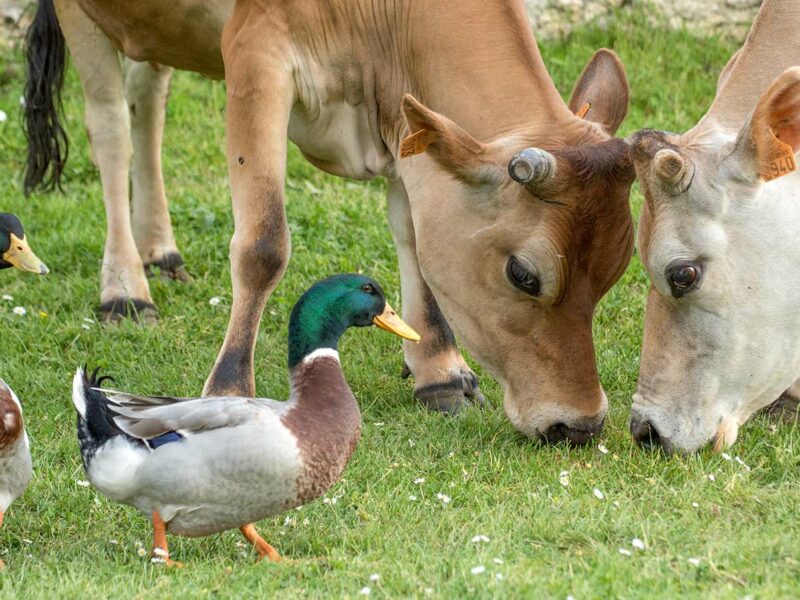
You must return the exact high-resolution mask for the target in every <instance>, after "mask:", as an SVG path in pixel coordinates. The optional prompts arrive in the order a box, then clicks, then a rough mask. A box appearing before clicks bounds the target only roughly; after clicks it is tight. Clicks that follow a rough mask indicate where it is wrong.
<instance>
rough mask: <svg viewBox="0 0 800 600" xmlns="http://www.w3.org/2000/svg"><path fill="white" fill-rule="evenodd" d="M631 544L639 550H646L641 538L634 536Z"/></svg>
mask: <svg viewBox="0 0 800 600" xmlns="http://www.w3.org/2000/svg"><path fill="white" fill-rule="evenodd" d="M631 546H633V547H634V548H636V549H637V550H644V549H645V545H644V542H643V541H642V540H640V539H639V538H633V539H632V540H631Z"/></svg>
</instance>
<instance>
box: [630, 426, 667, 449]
mask: <svg viewBox="0 0 800 600" xmlns="http://www.w3.org/2000/svg"><path fill="white" fill-rule="evenodd" d="M634 438H635V439H636V441H637V442H638V443H639V444H640V445H641V446H642V448H658V447H659V446H660V445H661V436H660V435H658V429H656V428H655V427H653V424H652V423H650V421H645V422H644V423H643V424H642V426H641V427H640V428H639V431H638V433H637V435H635V436H634Z"/></svg>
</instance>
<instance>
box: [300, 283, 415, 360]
mask: <svg viewBox="0 0 800 600" xmlns="http://www.w3.org/2000/svg"><path fill="white" fill-rule="evenodd" d="M369 325H376V326H377V327H380V328H381V329H385V330H386V331H390V332H392V333H394V334H396V335H399V336H400V337H402V338H406V339H408V340H412V341H414V342H418V341H419V339H420V338H419V335H418V334H417V332H416V331H414V330H413V329H411V327H409V326H408V325H406V324H405V323H404V322H403V321H402V320H401V319H400V317H398V316H397V313H395V312H394V310H393V309H392V307H391V306H389V303H388V302H386V298H385V297H384V295H383V290H382V289H381V286H380V285H378V283H377V282H376V281H374V280H373V279H370V278H369V277H365V276H364V275H356V274H345V275H333V276H332V277H328V278H327V279H323V280H322V281H319V282H317V283H315V284H314V285H313V286H311V288H309V290H308V291H307V292H306V293H305V294H303V295H302V296H300V299H299V300H298V301H297V304H295V306H294V309H292V315H291V317H290V318H289V368H290V369H292V368H294V366H295V365H297V363H299V362H300V361H301V360H302V359H303V358H304V357H305V356H307V355H308V354H310V353H311V352H313V351H314V350H318V349H319V348H333V349H334V350H335V349H336V346H337V344H338V343H339V338H340V337H342V334H343V333H344V332H345V331H346V330H347V329H348V328H349V327H367V326H369Z"/></svg>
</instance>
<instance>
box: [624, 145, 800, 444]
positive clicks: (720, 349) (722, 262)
mask: <svg viewBox="0 0 800 600" xmlns="http://www.w3.org/2000/svg"><path fill="white" fill-rule="evenodd" d="M744 139H745V142H744V144H745V145H743V146H741V147H737V148H734V146H733V144H734V139H733V138H732V137H728V138H727V140H726V142H727V143H724V144H720V145H719V146H718V147H717V148H716V149H711V148H708V147H705V146H704V147H702V148H701V149H700V150H697V151H696V152H692V151H691V150H690V151H688V152H687V155H688V156H689V157H691V158H692V159H693V160H694V161H695V163H696V165H697V174H696V176H695V178H694V182H693V183H692V186H691V187H690V189H689V191H688V192H687V193H686V194H684V195H683V196H681V197H677V198H672V199H669V200H668V201H667V200H664V201H661V202H659V203H658V204H657V206H656V219H655V221H654V229H653V234H652V236H651V239H650V242H649V246H648V249H649V252H648V257H647V260H646V268H647V270H648V273H649V274H650V277H651V280H652V282H653V285H654V287H655V288H656V290H657V292H658V293H659V294H660V296H661V299H654V300H653V301H657V302H660V303H661V304H662V307H664V308H663V310H662V311H660V313H661V314H662V316H661V321H662V325H661V326H660V328H659V332H660V333H659V334H658V336H657V338H656V336H654V335H653V334H650V335H648V334H647V333H646V334H645V349H644V351H643V358H642V365H641V369H640V385H639V389H637V393H636V394H635V395H634V399H633V410H634V411H635V413H636V414H637V416H638V417H639V418H640V419H642V420H646V421H649V422H650V423H651V425H653V426H654V427H655V428H656V430H657V431H658V433H659V435H660V436H662V437H666V438H668V439H669V440H670V441H671V442H672V444H673V445H674V447H675V448H676V449H680V450H683V451H689V452H691V451H695V450H697V449H698V448H700V447H701V446H703V445H704V444H706V443H707V442H709V441H711V440H713V439H714V438H715V437H716V435H717V434H718V432H720V433H721V432H727V434H726V435H725V436H724V437H725V441H726V444H728V445H729V444H730V443H732V442H733V440H734V439H735V437H736V431H737V429H738V425H739V424H740V423H742V422H744V421H745V420H747V419H748V418H749V417H750V415H751V414H752V413H753V412H755V411H756V410H758V409H760V408H762V407H764V406H766V405H768V404H770V403H771V402H773V401H774V400H775V399H776V398H777V397H778V396H779V395H780V394H781V393H782V392H783V391H784V390H785V389H787V388H788V387H789V386H790V385H791V384H792V383H793V382H794V381H795V380H797V379H798V377H800V343H798V340H800V311H798V310H797V303H798V301H800V243H798V241H797V234H796V232H797V231H798V230H800V174H798V173H793V174H791V175H787V176H785V177H782V178H780V179H777V180H774V181H771V182H768V183H761V182H758V181H757V180H756V179H755V177H754V173H752V169H753V166H752V160H754V159H753V155H752V146H751V145H750V142H749V136H748V135H747V134H745V137H744ZM697 258H701V259H702V263H703V267H702V269H703V271H702V280H701V283H700V286H699V288H698V289H697V290H695V291H693V292H691V293H689V294H687V295H686V296H684V297H683V298H680V299H673V298H672V297H671V293H670V288H669V285H668V283H667V280H666V277H665V275H664V273H665V270H666V267H667V266H668V265H669V264H671V263H672V262H673V261H676V260H695V259H697ZM663 315H666V316H663ZM651 318H654V317H652V316H650V315H649V313H648V314H646V316H645V326H646V328H647V327H648V323H649V321H648V320H649V319H651ZM642 382H644V385H643V384H642Z"/></svg>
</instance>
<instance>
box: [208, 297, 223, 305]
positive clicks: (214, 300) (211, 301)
mask: <svg viewBox="0 0 800 600" xmlns="http://www.w3.org/2000/svg"><path fill="white" fill-rule="evenodd" d="M220 302H222V298H220V297H219V296H214V297H213V298H210V299H209V300H208V303H209V304H210V305H211V306H217V305H218V304H219V303H220Z"/></svg>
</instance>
